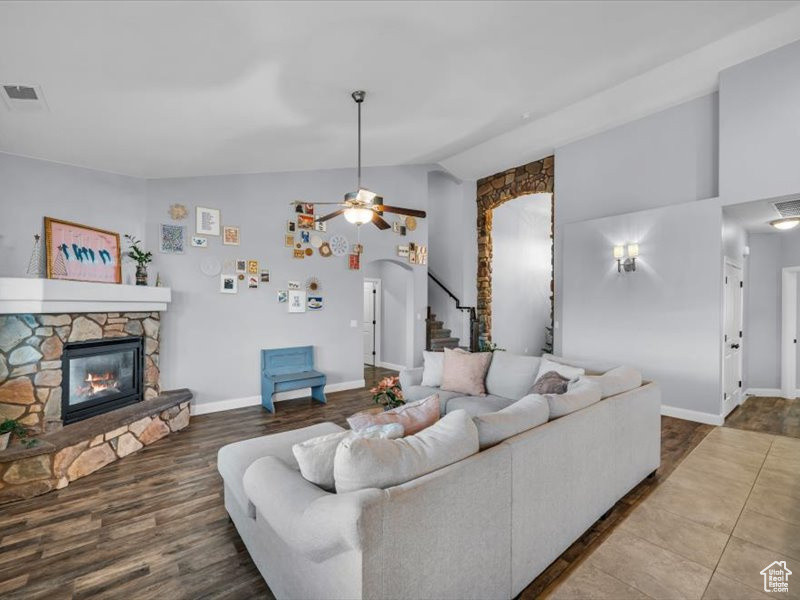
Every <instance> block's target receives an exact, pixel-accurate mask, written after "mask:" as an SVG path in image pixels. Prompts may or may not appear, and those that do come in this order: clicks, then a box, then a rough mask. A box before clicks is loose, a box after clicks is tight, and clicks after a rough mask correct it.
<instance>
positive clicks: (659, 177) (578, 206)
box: [555, 94, 718, 350]
mask: <svg viewBox="0 0 800 600" xmlns="http://www.w3.org/2000/svg"><path fill="white" fill-rule="evenodd" d="M717 104H718V98H717V94H711V95H708V96H703V97H702V98H698V99H696V100H692V101H691V102H686V103H684V104H681V105H678V106H676V107H673V108H670V109H668V110H665V111H662V112H659V113H656V114H654V115H651V116H649V117H646V118H644V119H640V120H638V121H634V122H632V123H628V124H626V125H623V126H621V127H617V128H615V129H611V130H609V131H606V132H604V133H600V134H598V135H595V136H592V137H590V138H586V139H584V140H580V141H578V142H574V143H572V144H569V145H567V146H563V147H561V148H558V149H557V150H556V155H555V156H556V158H555V167H556V171H555V173H556V175H555V198H556V206H555V219H556V232H555V281H556V295H555V320H556V321H557V322H559V323H560V322H561V321H563V316H562V308H561V307H562V299H564V296H565V290H564V289H563V280H564V273H563V272H562V260H561V255H562V252H563V246H562V241H561V234H562V232H563V226H564V225H565V224H566V223H574V222H578V221H584V220H588V219H593V218H597V217H603V216H609V215H620V214H624V213H628V212H631V211H638V210H644V209H648V208H655V207H659V206H669V205H674V204H681V203H684V202H689V201H692V200H701V199H704V198H712V197H715V196H716V195H717V165H718V144H717V140H718V136H717V117H718V114H717V113H718V106H717ZM560 344H561V331H560V329H556V331H555V348H556V350H558V349H559V348H560Z"/></svg>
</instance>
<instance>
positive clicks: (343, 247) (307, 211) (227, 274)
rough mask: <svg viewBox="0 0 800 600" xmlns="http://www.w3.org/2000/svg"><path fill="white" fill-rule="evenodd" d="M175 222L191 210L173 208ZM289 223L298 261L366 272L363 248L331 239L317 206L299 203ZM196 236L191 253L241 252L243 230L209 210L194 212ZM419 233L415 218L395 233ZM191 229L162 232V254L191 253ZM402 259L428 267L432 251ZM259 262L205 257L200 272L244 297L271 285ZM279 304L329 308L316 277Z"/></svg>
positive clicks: (292, 288)
mask: <svg viewBox="0 0 800 600" xmlns="http://www.w3.org/2000/svg"><path fill="white" fill-rule="evenodd" d="M167 212H168V215H169V217H170V219H171V220H172V221H183V220H186V219H188V218H189V217H190V211H189V209H188V208H187V207H186V206H185V205H183V204H177V203H176V204H173V205H171V206H170V207H169V210H168V211H167ZM289 216H290V218H289V219H288V220H287V221H286V231H285V233H284V247H285V248H286V249H287V251H288V252H289V253H290V255H291V256H292V257H293V258H294V259H297V260H308V259H312V258H315V257H320V258H323V259H328V258H331V259H336V258H342V257H346V260H347V264H348V267H349V268H350V269H351V270H360V269H361V256H362V254H363V253H364V246H363V245H362V244H360V243H354V244H351V243H350V241H349V240H348V239H347V237H345V236H344V235H340V234H335V235H331V236H330V237H329V236H328V235H327V223H326V222H324V221H323V222H318V221H316V220H315V215H314V204H309V203H299V204H296V205H295V206H294V209H293V212H292V213H291V214H290V215H289ZM194 219H195V223H194V228H193V230H194V233H193V234H191V235H189V236H188V241H189V244H188V246H190V247H191V248H198V249H207V248H209V239H210V238H221V241H222V245H224V246H239V245H240V243H241V229H240V227H239V226H238V225H234V224H224V223H223V222H222V215H221V210H220V209H218V208H209V207H204V206H197V207H195V213H194ZM416 228H417V222H416V219H415V218H414V217H405V218H402V217H401V218H399V219H398V220H396V221H395V222H394V223H393V224H392V231H393V232H394V233H395V234H397V235H398V236H401V237H402V236H406V235H408V233H409V232H413V231H414V230H415V229H416ZM186 241H187V226H186V225H180V224H175V223H163V224H161V226H160V231H159V251H160V252H161V253H163V254H184V253H185V252H186V248H187V244H186ZM397 256H398V257H400V258H403V259H405V260H407V261H408V262H409V263H410V264H412V265H427V264H428V247H427V246H426V245H423V244H416V243H414V242H409V243H406V244H398V245H397ZM264 267H265V265H264V264H263V263H261V262H259V260H258V259H253V258H240V259H234V260H224V261H220V260H219V259H218V258H216V257H215V256H210V255H209V256H207V257H204V258H203V259H202V260H201V262H200V271H201V272H202V273H203V274H204V275H206V276H208V277H219V291H220V293H222V294H239V293H245V291H246V290H257V289H260V288H265V287H267V286H266V284H269V283H270V273H269V270H268V269H266V268H264ZM276 300H277V302H278V303H279V304H285V305H286V310H287V312H289V313H305V312H318V311H320V310H322V309H323V308H324V305H325V301H324V296H323V288H322V282H321V281H320V280H319V279H318V278H316V277H309V278H307V279H306V280H305V281H298V280H290V281H288V282H287V286H286V289H279V290H277V292H276Z"/></svg>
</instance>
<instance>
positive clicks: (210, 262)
mask: <svg viewBox="0 0 800 600" xmlns="http://www.w3.org/2000/svg"><path fill="white" fill-rule="evenodd" d="M200 272H201V273H203V275H207V276H209V277H216V276H217V275H219V274H220V273H221V272H222V264H221V263H220V262H219V260H218V259H216V258H214V257H213V256H207V257H205V258H204V259H203V260H201V261H200Z"/></svg>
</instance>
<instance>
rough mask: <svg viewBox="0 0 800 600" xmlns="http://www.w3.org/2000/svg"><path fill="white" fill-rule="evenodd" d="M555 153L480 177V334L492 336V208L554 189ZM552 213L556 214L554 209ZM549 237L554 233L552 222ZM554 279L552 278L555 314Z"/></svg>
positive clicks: (551, 300)
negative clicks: (521, 197)
mask: <svg viewBox="0 0 800 600" xmlns="http://www.w3.org/2000/svg"><path fill="white" fill-rule="evenodd" d="M554 168H555V163H554V160H553V157H552V156H548V157H547V158H543V159H542V160H537V161H536V162H532V163H528V164H527V165H522V166H520V167H514V168H513V169H508V170H507V171H503V172H502V173H495V174H494V175H490V176H489V177H484V178H483V179H479V180H478V183H477V187H478V306H477V312H478V325H479V333H480V336H481V338H483V339H485V340H487V341H490V340H491V339H492V211H493V210H494V209H495V208H497V207H498V206H500V205H501V204H503V203H505V202H508V201H509V200H513V199H514V198H518V197H519V196H525V195H527V194H538V193H542V192H546V193H551V194H552V193H553V176H554ZM552 214H555V211H553V213H552ZM550 237H551V238H552V237H553V228H552V222H551V229H550ZM552 306H553V282H552V277H551V282H550V313H551V318H552Z"/></svg>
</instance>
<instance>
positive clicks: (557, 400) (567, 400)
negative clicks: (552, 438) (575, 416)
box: [545, 377, 603, 419]
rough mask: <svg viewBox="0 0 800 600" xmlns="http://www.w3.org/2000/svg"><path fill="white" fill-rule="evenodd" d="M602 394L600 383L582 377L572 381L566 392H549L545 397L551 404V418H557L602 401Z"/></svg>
mask: <svg viewBox="0 0 800 600" xmlns="http://www.w3.org/2000/svg"><path fill="white" fill-rule="evenodd" d="M602 395H603V393H602V388H601V387H600V384H599V383H596V382H594V381H591V380H589V379H587V378H586V377H581V378H579V379H578V380H577V381H574V382H571V383H570V384H569V387H568V388H567V391H566V392H565V393H563V394H547V395H545V398H547V404H548V405H549V406H550V418H551V419H557V418H558V417H563V416H564V415H568V414H570V413H573V412H575V411H576V410H580V409H582V408H586V407H587V406H591V405H592V404H595V403H597V402H600V399H601V397H602Z"/></svg>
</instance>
